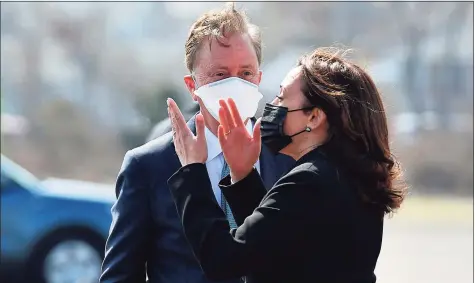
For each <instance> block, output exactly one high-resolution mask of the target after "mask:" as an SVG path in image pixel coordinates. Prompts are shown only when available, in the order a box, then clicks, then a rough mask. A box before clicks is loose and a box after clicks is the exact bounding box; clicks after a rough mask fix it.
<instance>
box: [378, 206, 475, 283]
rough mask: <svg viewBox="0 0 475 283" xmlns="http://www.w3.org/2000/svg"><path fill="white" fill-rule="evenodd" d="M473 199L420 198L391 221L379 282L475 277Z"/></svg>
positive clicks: (466, 281) (431, 282) (447, 282)
mask: <svg viewBox="0 0 475 283" xmlns="http://www.w3.org/2000/svg"><path fill="white" fill-rule="evenodd" d="M416 202H417V203H416ZM472 204H473V201H472V200H469V199H465V200H454V201H451V200H449V201H447V202H438V201H437V202H434V201H430V200H429V201H420V200H417V201H414V202H408V204H407V209H406V210H404V209H403V210H401V213H400V214H396V215H394V216H393V217H392V218H391V219H388V220H386V225H385V231H384V232H385V234H384V240H383V248H382V251H381V255H380V260H379V262H378V265H377V268H376V275H377V276H378V282H381V283H402V282H404V283H416V282H417V283H426V282H427V283H452V282H457V283H470V282H474V281H473V264H474V262H473V206H472Z"/></svg>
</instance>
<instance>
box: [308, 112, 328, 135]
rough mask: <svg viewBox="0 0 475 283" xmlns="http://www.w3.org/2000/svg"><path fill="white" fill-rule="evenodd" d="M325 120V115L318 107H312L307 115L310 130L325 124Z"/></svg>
mask: <svg viewBox="0 0 475 283" xmlns="http://www.w3.org/2000/svg"><path fill="white" fill-rule="evenodd" d="M326 121H327V115H326V114H325V112H323V111H322V110H321V109H319V108H313V109H312V112H311V113H310V115H309V116H308V127H309V128H310V129H312V130H314V129H316V128H318V127H320V126H321V125H323V124H325V123H326Z"/></svg>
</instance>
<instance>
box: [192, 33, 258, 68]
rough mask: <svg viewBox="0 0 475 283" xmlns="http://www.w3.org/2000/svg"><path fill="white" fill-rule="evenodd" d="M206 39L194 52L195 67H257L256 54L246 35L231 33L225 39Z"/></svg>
mask: <svg viewBox="0 0 475 283" xmlns="http://www.w3.org/2000/svg"><path fill="white" fill-rule="evenodd" d="M209 40H210V39H206V40H205V41H203V42H202V43H201V46H200V48H199V50H198V52H197V54H196V65H195V67H196V68H203V69H216V68H223V69H224V68H231V67H236V66H239V67H258V65H259V63H258V60H257V54H256V51H255V50H254V47H253V45H252V42H251V40H250V38H249V36H248V35H245V34H233V35H231V36H230V37H229V38H227V39H226V40H225V41H224V40H222V39H219V40H220V41H221V42H222V43H224V44H225V46H223V45H222V44H220V43H219V42H218V40H217V39H211V44H210V42H209Z"/></svg>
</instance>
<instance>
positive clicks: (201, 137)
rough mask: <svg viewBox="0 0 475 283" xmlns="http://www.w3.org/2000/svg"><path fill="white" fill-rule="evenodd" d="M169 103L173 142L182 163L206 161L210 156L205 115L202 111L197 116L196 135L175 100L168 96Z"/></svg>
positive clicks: (183, 164)
mask: <svg viewBox="0 0 475 283" xmlns="http://www.w3.org/2000/svg"><path fill="white" fill-rule="evenodd" d="M167 105H168V116H169V117H170V121H171V125H172V131H173V143H174V144H175V151H176V154H177V155H178V158H179V159H180V163H181V165H182V166H185V165H188V164H192V163H205V162H206V159H207V158H208V148H207V146H206V138H205V122H204V118H203V115H201V113H200V114H198V115H197V116H196V136H195V135H193V133H192V132H191V130H190V129H189V128H188V126H187V125H186V121H185V118H184V117H183V114H182V113H181V111H180V109H179V108H178V106H177V105H176V103H175V101H174V100H173V99H171V98H168V99H167Z"/></svg>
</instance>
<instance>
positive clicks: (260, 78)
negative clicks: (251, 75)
mask: <svg viewBox="0 0 475 283" xmlns="http://www.w3.org/2000/svg"><path fill="white" fill-rule="evenodd" d="M261 80H262V71H261V70H259V79H258V83H257V85H260V84H261Z"/></svg>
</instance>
